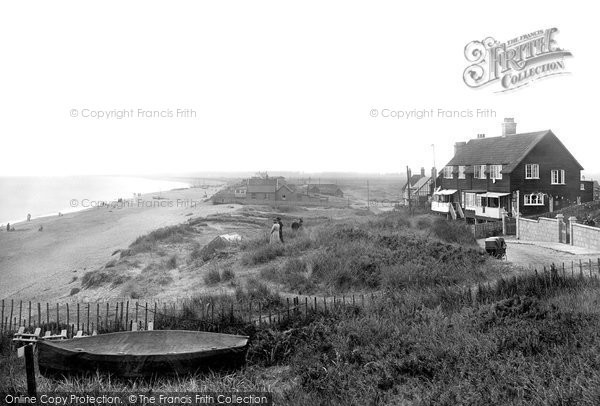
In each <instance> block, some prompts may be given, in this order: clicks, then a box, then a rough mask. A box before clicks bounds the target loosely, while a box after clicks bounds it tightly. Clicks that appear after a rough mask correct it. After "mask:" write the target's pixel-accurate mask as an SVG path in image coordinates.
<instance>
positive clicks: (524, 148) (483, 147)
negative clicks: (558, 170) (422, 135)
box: [447, 130, 575, 173]
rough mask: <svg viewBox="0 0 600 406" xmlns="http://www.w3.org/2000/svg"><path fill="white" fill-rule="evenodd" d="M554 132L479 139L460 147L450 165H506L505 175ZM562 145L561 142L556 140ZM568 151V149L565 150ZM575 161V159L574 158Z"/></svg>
mask: <svg viewBox="0 0 600 406" xmlns="http://www.w3.org/2000/svg"><path fill="white" fill-rule="evenodd" d="M548 135H551V136H553V137H556V136H555V135H554V134H553V133H552V131H550V130H545V131H538V132H533V133H523V134H514V135H508V136H506V137H490V138H477V139H472V140H469V142H467V144H466V145H464V146H462V147H460V149H459V151H458V153H457V154H456V155H454V158H452V159H451V160H450V162H448V164H447V165H448V166H449V165H491V164H496V165H500V164H502V165H504V167H503V168H502V172H503V173H510V172H512V171H513V169H515V167H516V166H517V165H518V164H519V163H520V162H521V161H522V160H523V159H524V158H525V157H526V156H527V154H528V153H529V152H530V151H531V150H532V149H533V147H535V146H536V145H537V144H538V143H539V142H540V141H541V140H542V139H543V138H544V137H546V136H548ZM556 139H557V141H558V142H559V143H560V140H558V138H556ZM565 149H566V148H565ZM573 159H575V158H573Z"/></svg>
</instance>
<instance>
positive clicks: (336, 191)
mask: <svg viewBox="0 0 600 406" xmlns="http://www.w3.org/2000/svg"><path fill="white" fill-rule="evenodd" d="M308 191H309V193H318V194H321V195H329V196H336V197H344V192H342V189H340V187H339V186H338V185H336V184H334V183H321V184H318V185H310V186H309V187H308Z"/></svg>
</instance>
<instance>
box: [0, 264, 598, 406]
mask: <svg viewBox="0 0 600 406" xmlns="http://www.w3.org/2000/svg"><path fill="white" fill-rule="evenodd" d="M298 266H299V267H302V265H299V264H290V268H294V267H298ZM598 293H600V281H599V280H598V279H589V278H577V277H575V278H571V277H564V276H562V275H561V274H560V273H558V272H548V273H547V274H544V275H541V274H540V275H538V276H537V277H536V276H535V275H526V276H521V277H515V278H505V279H499V280H498V281H497V282H496V283H493V284H490V285H489V286H487V285H485V286H484V285H482V286H481V293H480V295H479V297H478V299H477V300H476V301H473V300H471V299H470V298H468V297H467V295H465V291H464V289H459V288H456V287H451V286H432V287H429V288H425V289H417V288H416V287H414V288H403V289H400V290H389V291H388V292H387V293H386V294H385V295H380V296H377V297H376V298H375V300H374V301H372V302H369V303H367V304H366V306H365V307H364V308H363V307H360V306H359V307H357V308H353V307H352V306H348V307H347V308H345V309H346V310H344V308H340V310H339V311H335V312H331V311H330V312H328V313H325V314H322V313H321V314H311V315H309V317H305V316H304V315H299V316H293V315H292V317H291V318H290V319H287V320H284V321H282V322H281V323H274V324H273V325H262V326H257V325H253V324H249V323H247V321H244V320H243V319H240V318H238V317H233V318H231V317H229V314H228V311H227V310H226V309H228V308H229V304H230V303H236V304H237V306H246V305H244V303H248V302H247V301H248V300H257V301H261V303H262V304H263V305H265V306H274V307H273V308H274V309H276V308H278V307H279V308H281V306H282V303H283V301H282V300H281V298H280V297H279V296H278V295H276V294H275V293H273V292H272V291H270V290H269V289H268V288H267V287H266V286H265V285H264V284H262V283H261V282H260V281H257V280H252V282H251V283H250V284H249V286H247V287H246V288H244V289H242V288H240V289H239V290H238V292H237V293H236V298H234V299H232V298H231V297H230V296H229V297H225V296H221V297H214V298H212V300H214V301H215V303H217V305H216V308H217V309H225V310H226V311H225V312H223V313H222V317H220V316H218V318H219V320H218V321H219V323H220V326H221V327H220V331H224V332H230V333H238V334H247V335H249V336H250V337H251V340H250V342H251V345H250V348H249V350H248V365H247V367H246V368H244V369H241V370H238V371H235V372H233V373H231V372H229V373H227V372H220V373H208V374H203V375H196V376H186V377H180V378H174V379H173V378H171V379H160V380H158V381H155V382H142V381H139V382H129V383H123V382H119V381H117V380H114V379H109V378H108V377H105V376H102V375H98V376H94V377H91V378H84V379H75V378H69V379H66V380H61V381H58V382H54V381H50V380H47V379H45V378H42V377H38V390H39V391H49V392H62V391H71V392H75V393H89V392H90V391H93V392H104V391H114V392H126V391H130V390H132V388H135V390H150V389H151V390H153V391H163V390H167V391H168V390H171V391H174V390H179V391H193V390H199V389H198V388H203V389H202V390H208V389H207V388H211V390H217V389H219V390H225V389H227V390H259V391H260V390H271V391H273V393H274V397H275V401H276V402H278V403H279V404H286V405H292V406H293V405H305V404H328V405H329V404H332V405H339V404H357V405H358V404H364V403H365V402H367V403H369V404H386V405H398V404H423V405H454V404H485V405H505V404H540V405H542V404H573V405H574V404H577V405H586V404H587V405H593V404H596V401H597V399H598V398H599V397H600V373H599V372H598V370H599V368H600V329H599V327H600V309H599V308H598V307H597V306H593V307H590V306H586V305H584V303H588V304H589V300H590V298H596V297H597V296H598ZM231 300H235V302H232V301H231ZM206 303H207V299H206V298H203V299H198V301H197V302H194V301H192V302H191V303H190V304H189V305H188V306H187V308H186V309H185V310H183V311H182V312H181V313H178V314H177V315H178V316H179V317H180V318H179V319H169V320H170V321H168V322H165V324H164V327H168V328H199V327H201V326H200V325H198V324H193V322H191V321H186V320H185V319H184V318H182V317H183V316H185V317H186V318H190V319H193V318H194V317H198V316H199V312H202V311H204V310H203V309H205V308H206ZM573 303H579V305H577V306H573ZM0 344H1V345H2V348H3V349H2V354H3V355H2V357H3V358H2V361H3V362H1V363H0V377H1V378H0V391H2V392H6V391H24V390H25V387H26V385H25V378H24V368H23V365H22V360H21V359H17V358H16V357H15V356H14V355H13V354H11V355H8V354H7V352H6V347H7V346H8V345H9V341H8V338H3V339H2V340H0ZM281 371H285V372H284V373H282V372H281Z"/></svg>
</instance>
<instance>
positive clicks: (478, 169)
mask: <svg viewBox="0 0 600 406" xmlns="http://www.w3.org/2000/svg"><path fill="white" fill-rule="evenodd" d="M474 169H475V179H485V165H475V166H474Z"/></svg>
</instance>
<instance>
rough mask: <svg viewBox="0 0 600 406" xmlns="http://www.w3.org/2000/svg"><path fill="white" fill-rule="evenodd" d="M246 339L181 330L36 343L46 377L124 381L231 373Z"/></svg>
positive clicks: (239, 361)
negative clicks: (91, 375) (94, 375)
mask: <svg viewBox="0 0 600 406" xmlns="http://www.w3.org/2000/svg"><path fill="white" fill-rule="evenodd" d="M247 349H248V337H247V336H238V335H231V334H220V333H208V332H201V331H183V330H154V331H125V332H119V333H108V334H102V335H97V336H90V337H82V338H74V339H71V340H65V341H53V342H51V341H40V342H39V343H38V365H39V369H40V372H41V373H42V374H43V375H46V376H57V375H59V376H60V375H73V374H76V375H77V374H86V373H94V372H96V371H100V372H105V373H110V374H113V375H117V376H121V377H125V378H137V377H151V376H159V375H184V374H188V373H195V372H197V371H202V370H217V369H232V368H237V367H240V366H242V365H243V364H244V363H245V361H246V352H247Z"/></svg>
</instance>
